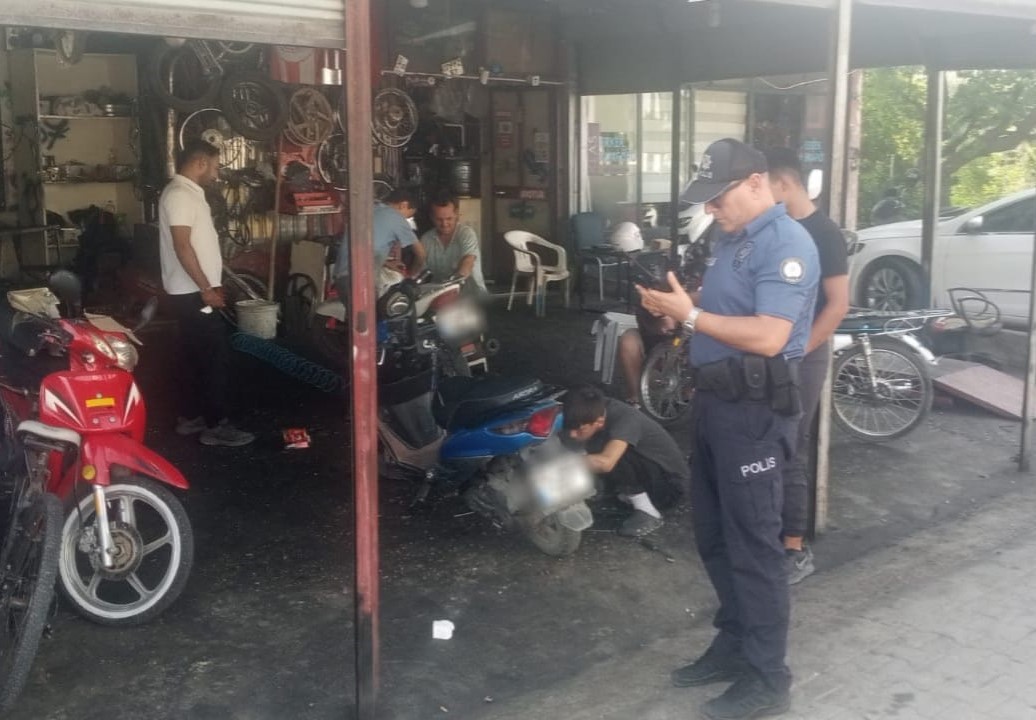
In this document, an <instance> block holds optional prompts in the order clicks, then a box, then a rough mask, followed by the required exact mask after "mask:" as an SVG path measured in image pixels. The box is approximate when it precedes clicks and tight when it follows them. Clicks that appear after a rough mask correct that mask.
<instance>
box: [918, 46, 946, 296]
mask: <svg viewBox="0 0 1036 720" xmlns="http://www.w3.org/2000/svg"><path fill="white" fill-rule="evenodd" d="M926 72H927V75H928V97H927V102H926V104H925V125H924V213H923V214H922V216H921V283H922V292H921V297H922V298H924V303H925V306H926V307H931V306H932V304H933V298H932V257H933V255H934V251H935V233H936V230H937V229H938V227H939V202H940V200H941V196H942V124H943V111H944V108H945V105H946V82H945V73H943V72H942V71H941V70H936V69H934V68H932V67H930V66H929V67H928V68H927V70H926Z"/></svg>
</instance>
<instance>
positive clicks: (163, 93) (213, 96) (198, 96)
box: [148, 42, 220, 113]
mask: <svg viewBox="0 0 1036 720" xmlns="http://www.w3.org/2000/svg"><path fill="white" fill-rule="evenodd" d="M170 77H171V78H172V88H170V85H169V82H170ZM219 81H220V79H219V78H218V77H214V76H211V75H206V74H205V73H204V72H203V70H202V65H201V62H200V61H199V60H198V56H197V55H195V53H194V51H193V50H191V48H190V47H189V46H187V45H182V46H180V47H170V46H169V45H166V44H165V43H164V42H163V43H159V44H158V45H156V46H155V48H154V50H152V53H151V59H150V62H149V63H148V84H149V85H150V86H151V92H153V93H154V94H155V96H156V97H157V98H158V99H159V100H161V101H162V103H164V104H165V105H166V106H167V107H171V108H173V109H174V110H179V111H180V112H188V113H189V112H194V111H195V110H201V109H202V108H209V107H212V106H213V105H215V104H216V100H217V98H218V97H219V87H220V84H219Z"/></svg>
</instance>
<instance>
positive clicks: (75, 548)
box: [60, 485, 183, 619]
mask: <svg viewBox="0 0 1036 720" xmlns="http://www.w3.org/2000/svg"><path fill="white" fill-rule="evenodd" d="M106 497H107V502H108V517H109V524H110V525H111V526H112V532H113V536H114V537H113V540H115V544H116V548H115V550H116V555H115V559H116V566H115V567H114V568H112V569H107V570H105V569H101V563H100V559H99V557H98V550H97V538H96V527H95V514H94V506H93V498H92V497H86V498H84V499H83V500H82V502H80V504H79V509H78V512H77V511H76V510H75V509H73V510H72V511H71V512H70V513H69V514H68V517H67V518H66V520H65V525H64V528H63V531H62V534H61V564H60V572H61V581H62V584H63V585H64V587H65V590H66V591H67V592H68V594H69V595H70V596H71V598H72V599H73V601H74V602H76V604H78V605H80V606H81V607H83V608H85V609H87V610H89V612H90V613H91V614H93V615H97V616H100V617H104V618H108V619H118V618H126V617H131V616H134V615H139V614H140V613H143V612H145V611H147V610H148V609H149V608H151V607H152V606H154V605H155V604H156V603H157V602H158V601H159V600H161V599H162V597H163V596H164V595H165V594H166V592H167V591H168V590H169V588H170V587H171V586H172V584H173V581H174V580H175V579H176V576H177V572H178V571H179V569H180V563H181V559H182V556H183V538H182V528H181V527H180V525H179V523H178V522H177V519H176V517H175V516H174V515H173V512H172V510H171V509H170V508H169V507H168V506H167V505H166V503H165V502H163V501H162V499H161V498H160V497H158V495H156V494H155V493H153V492H151V491H150V490H148V489H147V488H144V487H140V486H137V485H113V486H110V487H109V488H108V489H107V492H106ZM80 514H81V515H82V523H80Z"/></svg>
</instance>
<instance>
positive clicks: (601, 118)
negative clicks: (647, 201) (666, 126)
mask: <svg viewBox="0 0 1036 720" xmlns="http://www.w3.org/2000/svg"><path fill="white" fill-rule="evenodd" d="M639 124H640V123H639V121H638V116H637V96H636V95H592V96H587V97H584V98H583V143H584V145H583V147H584V156H585V157H584V169H585V172H584V175H583V187H582V205H583V209H585V210H593V211H594V212H599V213H601V214H602V215H604V216H605V217H606V218H608V220H609V221H611V222H612V223H616V222H621V221H623V220H636V219H637V202H638V200H637V185H638V183H637V147H638V141H637V138H638V134H637V129H638V126H639Z"/></svg>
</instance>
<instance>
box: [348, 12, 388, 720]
mask: <svg viewBox="0 0 1036 720" xmlns="http://www.w3.org/2000/svg"><path fill="white" fill-rule="evenodd" d="M370 34H371V16H370V0H345V42H346V53H345V97H346V107H347V109H348V112H347V113H346V117H347V128H346V132H347V136H348V138H349V274H350V277H351V284H352V287H351V296H350V298H349V301H350V302H349V303H348V305H349V308H350V310H351V314H350V322H351V333H352V357H351V358H350V361H351V368H352V385H351V394H352V420H353V424H352V428H353V433H352V441H353V487H354V490H353V497H354V512H355V516H356V584H355V592H354V608H353V611H354V614H355V628H354V630H355V648H356V715H355V717H356V720H373V719H374V715H375V710H376V706H377V698H378V670H379V660H380V658H379V635H378V595H379V588H378V463H377V447H378V440H377V402H378V399H377V390H376V388H377V382H376V379H377V376H376V368H375V362H374V354H375V350H376V346H375V328H376V321H375V317H374V270H373V268H374V250H373V247H372V242H371V235H372V228H373V224H374V219H373V216H374V169H373V168H374V157H373V153H372V151H371V142H370V122H371V87H370V83H371V77H372V76H371V44H370V43H371V38H370Z"/></svg>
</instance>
